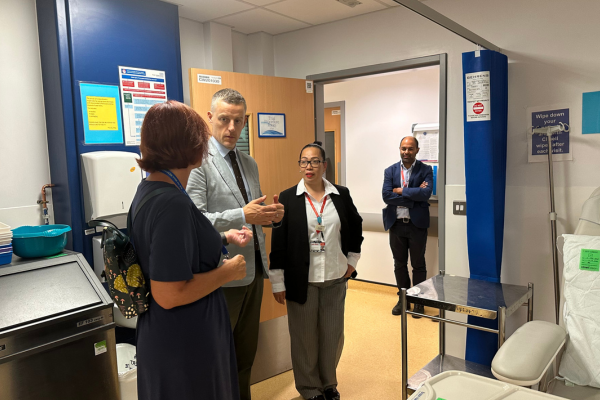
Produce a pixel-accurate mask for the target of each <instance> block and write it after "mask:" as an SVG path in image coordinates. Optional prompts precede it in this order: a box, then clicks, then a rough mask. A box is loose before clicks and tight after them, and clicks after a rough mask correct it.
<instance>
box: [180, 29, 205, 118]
mask: <svg viewBox="0 0 600 400" xmlns="http://www.w3.org/2000/svg"><path fill="white" fill-rule="evenodd" d="M179 46H180V48H181V70H182V71H181V76H182V82H183V101H184V102H185V104H187V105H188V106H189V105H190V73H189V72H190V68H204V28H203V26H202V24H201V23H200V22H196V21H192V20H191V19H186V18H179Z"/></svg>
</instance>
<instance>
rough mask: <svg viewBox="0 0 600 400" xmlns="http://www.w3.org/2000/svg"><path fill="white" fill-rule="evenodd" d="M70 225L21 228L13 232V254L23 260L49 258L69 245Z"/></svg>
mask: <svg viewBox="0 0 600 400" xmlns="http://www.w3.org/2000/svg"><path fill="white" fill-rule="evenodd" d="M70 230H71V227H70V226H69V225H38V226H20V227H18V228H15V229H13V230H12V232H13V238H12V245H13V252H14V253H15V255H17V256H19V257H23V258H34V257H48V256H53V255H55V254H58V253H60V252H62V251H63V249H64V248H65V246H66V245H67V232H69V231H70Z"/></svg>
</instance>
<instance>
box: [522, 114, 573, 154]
mask: <svg viewBox="0 0 600 400" xmlns="http://www.w3.org/2000/svg"><path fill="white" fill-rule="evenodd" d="M527 111H528V112H527V115H528V116H529V115H531V117H530V119H529V121H528V124H529V126H530V127H534V128H542V127H545V126H554V125H559V123H561V122H562V123H564V124H567V125H569V126H571V123H570V118H569V108H566V107H565V108H551V107H546V108H545V109H544V108H543V107H537V108H530V109H528V110H527ZM528 135H529V140H528V141H529V146H528V147H529V151H528V161H529V162H544V161H547V160H548V148H549V146H548V137H547V136H545V135H540V134H535V135H534V134H531V132H530V133H529V134H528ZM552 159H553V161H566V160H572V159H573V156H572V154H571V148H570V141H569V132H558V133H555V134H553V135H552Z"/></svg>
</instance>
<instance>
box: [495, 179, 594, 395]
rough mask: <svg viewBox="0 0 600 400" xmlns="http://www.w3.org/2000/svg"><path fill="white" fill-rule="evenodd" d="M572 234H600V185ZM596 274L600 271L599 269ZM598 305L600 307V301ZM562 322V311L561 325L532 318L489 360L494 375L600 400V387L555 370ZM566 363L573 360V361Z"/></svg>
mask: <svg viewBox="0 0 600 400" xmlns="http://www.w3.org/2000/svg"><path fill="white" fill-rule="evenodd" d="M575 235H586V236H600V188H598V189H596V190H595V191H594V192H593V193H592V195H591V196H590V198H589V199H588V200H586V202H585V203H584V205H583V209H582V213H581V217H580V218H579V223H578V225H577V228H576V230H575ZM588 239H589V238H588ZM594 240H595V239H594ZM565 259H566V253H565ZM566 261H567V260H565V262H566ZM598 273H599V274H600V272H598ZM564 282H565V280H564V278H563V285H562V286H563V291H564V288H565V283H564ZM594 301H598V300H594ZM598 302H600V301H598ZM597 306H598V307H600V304H598V305H597ZM564 307H565V300H564V297H563V299H561V308H562V309H563V310H564ZM571 307H573V305H571ZM564 325H565V324H564V321H563V313H561V324H560V326H559V325H555V324H552V323H549V322H544V321H532V322H528V323H527V324H525V325H523V326H521V328H519V329H517V331H516V332H515V333H514V334H513V335H512V336H511V337H510V338H509V339H508V340H507V341H506V342H505V343H504V345H503V346H502V347H501V348H500V350H498V353H497V354H496V356H495V357H494V360H493V361H492V373H493V374H494V376H495V377H496V378H498V379H499V380H501V381H504V382H508V383H511V384H514V385H519V386H536V385H537V386H538V390H540V391H543V392H548V393H551V394H554V395H556V396H560V397H564V398H567V399H574V400H575V399H576V400H592V399H594V400H598V399H600V388H596V387H592V386H577V385H575V386H572V384H570V383H569V382H568V381H565V380H564V379H562V378H561V377H560V376H558V372H557V371H558V370H559V365H560V363H561V356H562V354H563V352H564V350H565V347H566V346H567V342H568V341H569V338H568V334H567V331H566V329H565V328H564ZM574 343H575V341H571V343H570V344H569V346H577V344H574ZM579 343H581V342H579ZM565 362H566V361H565ZM569 362H571V363H572V360H570V361H569ZM580 368H582V367H580ZM598 372H599V371H587V372H586V371H583V373H584V374H585V373H588V374H590V375H592V376H597V374H598Z"/></svg>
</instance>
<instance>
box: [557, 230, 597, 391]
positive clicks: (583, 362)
mask: <svg viewBox="0 0 600 400" xmlns="http://www.w3.org/2000/svg"><path fill="white" fill-rule="evenodd" d="M563 237H564V238H565V245H564V247H563V250H564V264H565V269H564V271H563V274H564V282H565V284H564V289H563V290H564V294H565V305H564V309H563V316H564V324H565V329H566V330H567V332H568V334H569V340H568V342H567V346H566V350H565V353H564V355H563V358H562V361H561V364H560V375H562V376H563V377H565V378H566V379H568V380H569V381H571V382H573V383H575V384H577V385H583V386H594V387H597V388H600V272H593V271H585V270H581V269H579V261H580V256H581V250H582V249H593V250H600V236H585V235H566V234H565V235H563Z"/></svg>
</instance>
